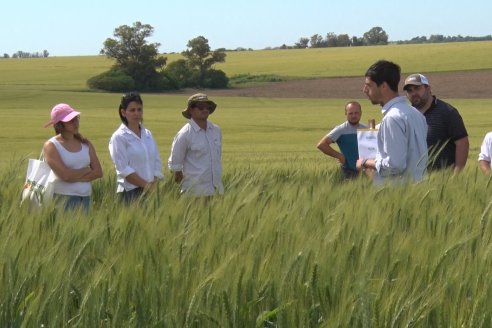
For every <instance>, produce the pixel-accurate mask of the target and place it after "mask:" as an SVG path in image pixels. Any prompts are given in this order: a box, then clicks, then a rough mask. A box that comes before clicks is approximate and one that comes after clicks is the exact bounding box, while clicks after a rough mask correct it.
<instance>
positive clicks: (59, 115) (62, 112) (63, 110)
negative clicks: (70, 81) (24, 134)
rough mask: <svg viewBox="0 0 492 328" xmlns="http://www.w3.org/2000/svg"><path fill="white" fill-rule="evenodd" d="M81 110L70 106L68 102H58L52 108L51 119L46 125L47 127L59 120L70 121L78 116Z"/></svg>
mask: <svg viewBox="0 0 492 328" xmlns="http://www.w3.org/2000/svg"><path fill="white" fill-rule="evenodd" d="M79 115H80V112H77V111H76V110H75V109H73V108H72V107H70V105H67V104H58V105H55V107H53V109H52V110H51V121H49V122H48V123H46V124H45V125H44V127H45V128H47V127H48V126H50V125H53V124H56V123H58V122H69V121H71V120H72V119H74V118H75V117H76V116H79Z"/></svg>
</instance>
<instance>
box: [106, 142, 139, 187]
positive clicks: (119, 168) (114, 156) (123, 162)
mask: <svg viewBox="0 0 492 328" xmlns="http://www.w3.org/2000/svg"><path fill="white" fill-rule="evenodd" d="M109 154H110V156H111V160H112V161H113V163H114V166H115V168H116V175H117V176H118V177H119V178H123V179H124V178H126V177H127V176H128V175H130V174H132V173H134V172H135V169H133V168H132V167H130V166H129V165H128V163H129V161H128V154H127V151H126V140H125V137H124V136H123V135H122V134H119V133H117V132H115V133H114V134H113V135H112V136H111V139H110V140H109Z"/></svg>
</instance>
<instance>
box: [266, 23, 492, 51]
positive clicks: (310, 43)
mask: <svg viewBox="0 0 492 328" xmlns="http://www.w3.org/2000/svg"><path fill="white" fill-rule="evenodd" d="M469 41H492V35H486V36H481V37H472V36H461V35H458V36H444V35H442V34H433V35H431V36H430V37H429V38H427V37H426V36H417V37H414V38H412V39H410V40H399V41H392V42H389V41H388V34H387V33H386V31H385V30H384V29H383V28H382V27H380V26H375V27H373V28H371V29H370V30H369V31H367V32H366V33H364V34H363V35H362V37H357V36H352V37H351V36H349V35H348V34H338V35H337V34H335V33H333V32H329V33H327V34H326V35H325V36H324V37H323V35H321V34H313V35H312V36H311V37H301V38H300V39H299V41H297V42H296V43H294V45H292V46H288V45H285V44H283V45H282V46H280V47H277V48H269V49H306V48H328V47H359V46H375V45H387V44H389V43H393V44H418V43H442V42H469Z"/></svg>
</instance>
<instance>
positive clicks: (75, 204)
mask: <svg viewBox="0 0 492 328" xmlns="http://www.w3.org/2000/svg"><path fill="white" fill-rule="evenodd" d="M54 198H55V200H56V202H60V203H63V209H64V210H65V212H68V211H73V210H77V209H79V208H81V209H83V210H84V212H85V213H87V212H89V207H90V205H91V196H71V195H58V194H55V195H54Z"/></svg>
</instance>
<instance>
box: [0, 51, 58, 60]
mask: <svg viewBox="0 0 492 328" xmlns="http://www.w3.org/2000/svg"><path fill="white" fill-rule="evenodd" d="M49 55H50V53H49V52H48V50H43V52H37V51H36V52H25V51H21V50H19V51H17V52H15V53H13V54H12V58H47V57H48V56H49ZM3 58H11V57H10V55H9V54H8V53H4V54H3Z"/></svg>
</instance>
